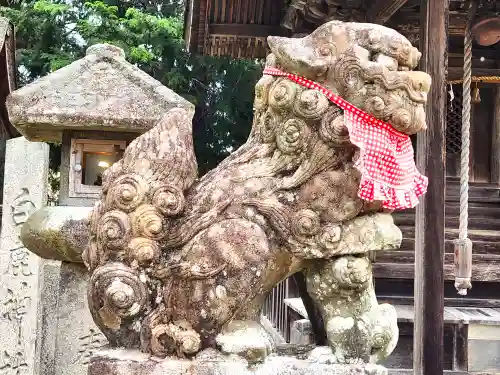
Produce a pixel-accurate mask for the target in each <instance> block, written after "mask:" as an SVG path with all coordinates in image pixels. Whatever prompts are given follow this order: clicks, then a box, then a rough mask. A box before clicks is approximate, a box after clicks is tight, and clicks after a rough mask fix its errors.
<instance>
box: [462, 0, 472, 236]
mask: <svg viewBox="0 0 500 375" xmlns="http://www.w3.org/2000/svg"><path fill="white" fill-rule="evenodd" d="M475 8H476V7H475V1H471V4H470V9H469V12H468V14H467V20H466V26H465V38H464V82H463V101H462V105H463V107H462V153H461V158H460V226H459V239H460V240H465V239H466V238H467V227H468V222H469V154H470V114H471V113H470V112H471V83H472V18H473V17H474V12H475Z"/></svg>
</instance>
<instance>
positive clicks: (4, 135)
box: [0, 17, 19, 221]
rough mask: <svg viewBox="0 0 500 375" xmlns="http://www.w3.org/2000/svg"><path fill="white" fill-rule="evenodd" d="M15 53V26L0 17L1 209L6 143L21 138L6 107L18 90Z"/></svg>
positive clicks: (0, 204)
mask: <svg viewBox="0 0 500 375" xmlns="http://www.w3.org/2000/svg"><path fill="white" fill-rule="evenodd" d="M15 51H16V46H15V36H14V26H13V25H12V23H11V22H10V21H9V20H8V19H6V18H2V17H0V207H2V200H3V180H4V173H3V171H4V163H5V147H6V142H7V140H8V139H10V138H14V137H18V136H19V132H18V131H17V130H16V128H14V126H12V124H11V123H10V121H9V116H8V114H7V107H6V106H5V101H6V99H7V96H8V95H9V94H10V93H11V92H12V91H14V90H15V89H16V74H15V72H16V68H15ZM0 221H1V211H0Z"/></svg>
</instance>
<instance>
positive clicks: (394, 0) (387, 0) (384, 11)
mask: <svg viewBox="0 0 500 375" xmlns="http://www.w3.org/2000/svg"><path fill="white" fill-rule="evenodd" d="M407 1H408V0H377V1H376V2H375V4H373V5H372V6H371V8H370V9H369V11H368V12H367V15H368V20H369V21H370V22H373V23H378V24H381V25H383V24H385V23H386V22H387V21H389V19H390V18H391V17H392V16H393V15H394V14H395V13H396V12H397V11H398V10H399V9H400V8H401V7H402V6H403V5H405V4H406V3H407Z"/></svg>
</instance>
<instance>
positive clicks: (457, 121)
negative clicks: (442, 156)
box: [446, 85, 462, 176]
mask: <svg viewBox="0 0 500 375" xmlns="http://www.w3.org/2000/svg"><path fill="white" fill-rule="evenodd" d="M452 90H453V100H451V94H450V93H448V101H447V111H446V112H447V113H446V174H447V175H448V176H459V175H460V153H461V151H462V85H454V86H453V87H452Z"/></svg>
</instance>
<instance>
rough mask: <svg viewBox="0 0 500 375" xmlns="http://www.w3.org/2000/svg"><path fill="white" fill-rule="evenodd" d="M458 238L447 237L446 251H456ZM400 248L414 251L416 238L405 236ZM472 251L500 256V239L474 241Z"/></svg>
mask: <svg viewBox="0 0 500 375" xmlns="http://www.w3.org/2000/svg"><path fill="white" fill-rule="evenodd" d="M456 238H458V235H456V236H454V238H453V239H451V238H449V239H446V242H445V252H446V253H451V254H452V253H454V251H455V248H454V241H455V239H456ZM400 250H403V251H414V250H415V238H403V242H402V243H401V248H400ZM472 251H473V252H474V254H492V255H498V256H500V242H499V241H472Z"/></svg>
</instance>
